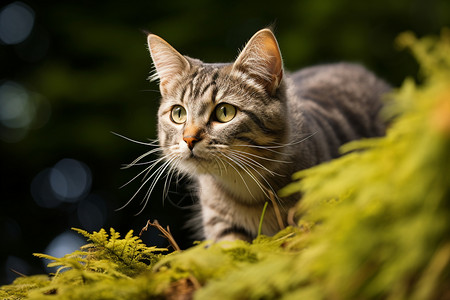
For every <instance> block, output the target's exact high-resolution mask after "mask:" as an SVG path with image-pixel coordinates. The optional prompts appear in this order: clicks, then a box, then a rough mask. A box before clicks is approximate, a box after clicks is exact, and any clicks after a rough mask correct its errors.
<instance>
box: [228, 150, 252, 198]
mask: <svg viewBox="0 0 450 300" xmlns="http://www.w3.org/2000/svg"><path fill="white" fill-rule="evenodd" d="M221 154H222V156H223V157H224V158H226V160H225V162H226V163H227V164H229V165H230V166H231V167H232V168H233V169H234V170H235V171H236V173H237V174H238V175H239V177H241V179H242V182H243V183H244V185H245V187H246V189H247V191H248V192H249V194H250V195H251V196H252V198H253V199H256V198H255V196H254V195H253V193H252V191H251V189H250V187H249V186H248V184H247V182H246V181H245V179H244V177H243V176H242V174H241V172H239V170H238V169H236V167H235V166H234V165H233V163H235V164H236V165H237V166H239V165H240V164H239V162H236V161H235V160H234V159H232V158H230V157H228V156H227V155H225V154H224V153H221ZM240 168H241V169H242V166H240ZM244 171H245V169H244ZM249 175H250V174H249Z"/></svg>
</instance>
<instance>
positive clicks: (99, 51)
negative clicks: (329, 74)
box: [0, 0, 450, 284]
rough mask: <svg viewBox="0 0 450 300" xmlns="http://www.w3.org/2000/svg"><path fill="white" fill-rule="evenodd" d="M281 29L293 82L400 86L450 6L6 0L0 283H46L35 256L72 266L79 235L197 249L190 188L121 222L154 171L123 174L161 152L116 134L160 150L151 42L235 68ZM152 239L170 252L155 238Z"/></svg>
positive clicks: (440, 2)
mask: <svg viewBox="0 0 450 300" xmlns="http://www.w3.org/2000/svg"><path fill="white" fill-rule="evenodd" d="M269 25H274V28H275V33H276V35H277V38H278V41H279V44H280V48H281V51H282V54H283V58H284V62H285V66H286V68H287V69H288V70H296V69H298V68H301V67H304V66H308V65H313V64H320V63H326V62H335V61H353V62H360V63H362V64H364V65H365V66H367V67H368V68H370V69H372V70H373V71H375V73H377V74H378V75H379V76H381V77H383V78H385V79H386V80H387V81H389V82H390V83H392V84H393V85H394V86H398V85H400V84H401V82H402V81H403V79H404V78H405V77H406V76H415V75H416V73H417V65H416V63H415V62H414V60H413V59H412V57H411V56H410V55H409V54H408V53H405V52H401V51H398V50H396V47H395V43H394V40H395V38H396V36H397V35H398V34H399V33H401V32H404V31H406V30H411V31H413V32H415V33H416V34H417V35H419V36H423V35H428V34H438V33H439V31H440V29H441V28H442V27H443V26H449V25H450V1H448V0H411V1H407V0H396V1H392V0H377V1H357V0H340V1H337V0H320V1H318V0H298V1H283V0H278V1H262V0H258V1H246V2H244V1H238V0H216V1H206V0H190V1H151V0H150V1H128V2H126V3H125V2H123V1H100V0H98V1H25V0H24V1H1V2H0V167H1V169H0V201H1V202H0V205H1V206H0V244H1V247H0V284H7V283H10V282H11V281H12V280H13V279H14V278H15V277H17V276H18V275H17V273H16V272H19V273H22V274H26V275H30V274H36V273H43V272H45V271H47V270H46V269H45V263H44V262H42V261H40V260H39V259H37V258H35V257H33V256H32V253H35V252H39V253H47V254H50V255H54V256H62V255H64V254H66V253H69V252H71V251H73V250H74V249H76V248H78V247H79V246H80V245H82V244H84V243H85V241H84V239H82V238H81V237H79V236H78V235H77V234H75V233H73V232H72V231H71V230H70V228H72V227H77V228H82V229H85V230H88V231H94V230H95V231H97V230H99V229H100V228H102V227H103V228H105V229H109V228H110V227H114V228H115V229H116V230H118V231H120V232H121V233H122V235H125V234H126V233H127V232H128V231H129V230H131V229H133V230H134V231H135V232H137V233H138V232H139V231H140V230H141V228H142V227H143V226H144V225H145V223H146V221H147V220H148V219H151V220H153V219H158V221H159V222H160V223H161V224H162V225H163V226H164V227H165V226H167V225H169V226H170V228H171V231H172V233H173V235H174V236H175V239H176V240H177V241H178V243H179V244H180V245H181V246H182V248H186V247H189V246H190V245H191V244H192V242H193V241H192V239H191V238H190V232H189V230H188V229H186V228H185V227H184V225H183V224H184V222H185V221H186V220H187V219H188V218H189V215H190V213H191V211H190V210H189V208H190V206H191V205H192V204H193V203H194V201H195V199H193V197H191V194H190V191H189V188H187V187H186V183H185V182H181V183H179V184H175V183H173V184H172V185H171V186H170V193H169V198H166V199H164V200H163V196H162V192H161V190H162V188H163V186H164V180H165V179H164V178H163V179H162V180H160V182H159V183H158V184H157V186H156V188H155V191H154V193H153V194H152V196H151V198H150V201H149V203H148V204H147V206H146V207H145V209H144V211H143V212H142V213H141V214H139V215H137V216H136V214H137V213H138V212H139V211H140V210H141V208H142V205H143V204H141V203H140V202H141V200H142V199H143V198H144V196H145V192H146V190H144V191H143V192H141V193H140V194H138V195H137V196H136V198H135V199H134V200H133V201H131V203H130V204H129V205H128V206H126V207H125V208H124V209H122V210H117V209H118V208H120V207H122V206H123V205H124V204H125V203H127V201H128V200H129V199H130V198H131V197H132V196H133V194H134V193H135V192H136V191H137V190H138V188H139V187H140V185H141V182H140V180H139V179H138V180H136V181H134V182H132V183H130V184H129V185H127V186H125V187H124V188H120V187H121V186H122V185H123V184H125V183H127V182H128V181H129V180H130V179H132V178H133V177H134V176H135V175H137V174H138V173H139V172H140V171H141V170H142V167H141V168H140V167H139V166H138V167H134V168H131V169H127V170H121V167H122V166H123V164H126V163H130V162H131V161H133V160H134V159H135V158H136V157H138V156H139V155H141V154H143V153H145V152H147V151H149V150H150V149H151V148H150V147H149V146H145V145H141V144H137V143H133V142H130V141H128V140H125V139H123V138H120V137H118V136H116V135H113V134H112V133H111V132H116V133H118V134H121V135H124V136H126V137H129V138H131V139H135V140H138V141H142V142H148V139H154V138H155V137H156V124H155V120H156V112H157V108H158V102H159V92H158V87H157V85H156V84H155V83H149V82H148V81H147V80H146V79H147V77H148V75H149V72H150V70H151V60H150V57H149V55H148V52H147V48H146V36H145V34H144V33H143V31H142V30H146V31H151V32H153V33H155V34H158V35H160V36H162V37H163V38H164V39H166V40H167V41H168V42H169V43H171V44H172V45H173V46H174V47H175V48H176V49H178V50H179V51H180V52H181V53H183V54H187V55H189V56H192V57H196V58H200V59H202V60H204V61H206V62H227V61H232V60H233V59H234V58H235V57H236V55H237V51H238V49H241V48H242V46H243V45H244V43H245V42H246V41H247V40H248V39H249V38H250V37H251V36H252V34H254V33H255V32H256V31H257V30H259V29H261V28H263V27H266V26H269ZM155 158H156V157H152V156H150V157H149V158H148V160H151V159H155ZM147 188H148V185H147ZM147 188H146V189H147ZM143 240H144V242H146V243H147V244H149V245H157V246H160V247H165V246H167V242H166V241H165V240H164V239H163V238H161V237H160V236H159V233H158V232H157V231H156V230H150V231H149V232H147V233H145V234H144V235H143ZM11 270H14V271H16V272H13V271H11Z"/></svg>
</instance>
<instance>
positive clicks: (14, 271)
mask: <svg viewBox="0 0 450 300" xmlns="http://www.w3.org/2000/svg"><path fill="white" fill-rule="evenodd" d="M9 270H10V271H11V272H13V273H15V274H17V275H19V276H20V277H28V276H27V275H25V274H22V273H20V272H19V271H16V270H14V269H11V268H10V269H9Z"/></svg>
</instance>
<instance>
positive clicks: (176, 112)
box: [170, 105, 187, 124]
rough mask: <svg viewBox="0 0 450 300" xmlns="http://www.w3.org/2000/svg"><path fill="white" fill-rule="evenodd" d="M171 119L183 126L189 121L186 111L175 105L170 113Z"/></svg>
mask: <svg viewBox="0 0 450 300" xmlns="http://www.w3.org/2000/svg"><path fill="white" fill-rule="evenodd" d="M170 119H171V120H172V122H174V123H177V124H183V123H184V122H186V119H187V113H186V109H185V108H184V107H183V106H181V105H175V106H174V107H173V108H172V111H171V113H170Z"/></svg>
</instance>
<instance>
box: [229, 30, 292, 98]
mask: <svg viewBox="0 0 450 300" xmlns="http://www.w3.org/2000/svg"><path fill="white" fill-rule="evenodd" d="M233 71H241V72H244V73H247V74H248V75H250V76H251V77H252V78H254V79H255V80H256V81H257V82H258V83H259V84H262V85H263V86H264V88H265V89H266V91H267V92H268V93H269V94H271V95H274V94H275V92H276V90H277V89H278V87H279V86H280V83H281V79H282V78H283V60H282V59H281V53H280V49H279V47H278V43H277V40H276V39H275V36H274V35H273V33H272V31H271V30H270V29H262V30H260V31H258V32H257V33H255V35H253V37H252V38H251V39H250V41H249V42H248V43H247V45H246V46H245V48H244V50H242V52H241V53H240V54H239V56H238V58H237V59H236V61H235V63H234V65H233Z"/></svg>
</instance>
